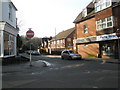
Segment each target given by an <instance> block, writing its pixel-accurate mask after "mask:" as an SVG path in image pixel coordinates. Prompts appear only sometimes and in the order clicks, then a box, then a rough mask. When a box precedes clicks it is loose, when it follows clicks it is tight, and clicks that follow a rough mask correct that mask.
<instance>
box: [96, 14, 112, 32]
mask: <svg viewBox="0 0 120 90" xmlns="http://www.w3.org/2000/svg"><path fill="white" fill-rule="evenodd" d="M96 24H97V30H101V29H105V28H110V27H113V16H110V17H107V18H103V19H100V20H98V21H96Z"/></svg>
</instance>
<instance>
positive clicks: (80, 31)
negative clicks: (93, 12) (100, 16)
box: [76, 17, 96, 38]
mask: <svg viewBox="0 0 120 90" xmlns="http://www.w3.org/2000/svg"><path fill="white" fill-rule="evenodd" d="M86 24H87V25H88V33H84V25H86ZM76 33H77V38H84V37H88V36H96V21H95V17H93V18H91V19H88V20H86V21H83V22H80V23H78V24H76Z"/></svg>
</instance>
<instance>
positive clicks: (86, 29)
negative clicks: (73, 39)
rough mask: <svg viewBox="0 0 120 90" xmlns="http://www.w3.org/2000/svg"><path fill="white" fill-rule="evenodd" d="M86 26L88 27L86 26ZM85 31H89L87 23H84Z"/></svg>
mask: <svg viewBox="0 0 120 90" xmlns="http://www.w3.org/2000/svg"><path fill="white" fill-rule="evenodd" d="M85 27H86V28H85ZM84 33H85V34H86V33H88V25H87V24H85V25H84Z"/></svg>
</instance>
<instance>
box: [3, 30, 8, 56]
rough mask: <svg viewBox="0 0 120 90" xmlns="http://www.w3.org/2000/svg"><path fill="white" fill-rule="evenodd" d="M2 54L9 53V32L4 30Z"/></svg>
mask: <svg viewBox="0 0 120 90" xmlns="http://www.w3.org/2000/svg"><path fill="white" fill-rule="evenodd" d="M4 55H5V56H6V55H9V34H8V33H6V32H4Z"/></svg>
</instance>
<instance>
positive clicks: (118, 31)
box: [116, 29, 120, 60]
mask: <svg viewBox="0 0 120 90" xmlns="http://www.w3.org/2000/svg"><path fill="white" fill-rule="evenodd" d="M116 36H117V37H118V52H119V53H118V54H119V60H120V29H117V31H116Z"/></svg>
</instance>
